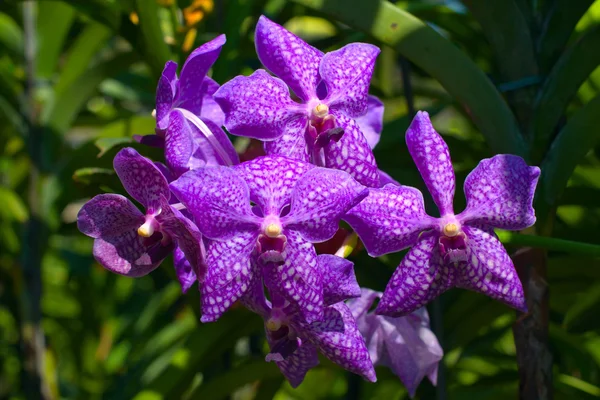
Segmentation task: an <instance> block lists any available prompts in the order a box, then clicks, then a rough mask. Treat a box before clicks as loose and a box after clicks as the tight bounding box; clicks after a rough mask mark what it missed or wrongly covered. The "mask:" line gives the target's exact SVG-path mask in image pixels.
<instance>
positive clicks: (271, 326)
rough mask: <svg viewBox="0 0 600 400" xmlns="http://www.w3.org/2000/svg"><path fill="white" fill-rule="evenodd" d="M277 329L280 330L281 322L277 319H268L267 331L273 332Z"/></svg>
mask: <svg viewBox="0 0 600 400" xmlns="http://www.w3.org/2000/svg"><path fill="white" fill-rule="evenodd" d="M279 328H281V321H280V320H278V319H273V318H269V320H268V321H267V329H268V330H270V331H271V332H275V331H276V330H278V329H279Z"/></svg>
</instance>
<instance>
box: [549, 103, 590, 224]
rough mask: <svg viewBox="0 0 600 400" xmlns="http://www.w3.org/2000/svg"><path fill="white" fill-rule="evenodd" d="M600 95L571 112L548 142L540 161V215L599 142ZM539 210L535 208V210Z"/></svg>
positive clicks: (558, 194)
mask: <svg viewBox="0 0 600 400" xmlns="http://www.w3.org/2000/svg"><path fill="white" fill-rule="evenodd" d="M598 126H600V96H597V97H596V98H595V99H593V100H592V101H590V102H589V103H588V104H586V105H585V106H584V107H583V108H581V109H579V110H578V111H577V112H575V113H574V114H573V115H572V116H571V118H570V119H569V120H568V121H567V124H566V125H565V127H564V128H563V129H562V130H561V132H560V133H559V134H558V136H557V138H556V139H555V140H554V142H553V143H552V146H551V147H550V150H549V151H548V154H547V155H546V158H545V160H544V162H543V163H542V166H541V169H542V176H541V179H540V188H539V189H538V198H537V203H538V204H539V205H540V206H541V207H542V212H541V213H540V214H541V215H545V214H544V213H545V212H546V211H547V209H548V208H549V207H552V206H555V205H556V204H557V202H558V199H559V197H560V195H561V194H562V192H563V190H564V188H565V187H566V186H567V182H568V181H569V178H570V177H571V174H572V173H573V170H574V169H575V167H576V166H577V164H579V163H580V162H581V161H582V160H583V157H584V156H585V155H586V154H587V153H588V151H590V150H591V149H592V148H593V147H594V146H596V145H597V144H598V142H599V141H600V129H598ZM538 211H539V210H538Z"/></svg>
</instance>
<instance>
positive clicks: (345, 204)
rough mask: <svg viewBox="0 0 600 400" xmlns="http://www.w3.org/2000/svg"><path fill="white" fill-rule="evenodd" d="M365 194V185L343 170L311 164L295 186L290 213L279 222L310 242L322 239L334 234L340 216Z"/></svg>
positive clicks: (329, 237) (366, 191)
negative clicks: (310, 167) (313, 166)
mask: <svg viewBox="0 0 600 400" xmlns="http://www.w3.org/2000/svg"><path fill="white" fill-rule="evenodd" d="M367 194H368V189H367V188H365V187H364V186H362V185H360V184H359V183H358V182H356V180H354V178H352V177H351V176H350V175H348V174H347V173H345V172H343V171H338V170H333V169H326V168H321V167H317V168H314V169H312V170H310V171H308V172H307V173H306V174H305V175H304V176H303V177H302V179H301V180H299V181H298V183H297V184H296V186H295V187H294V191H293V192H292V206H291V209H290V213H289V214H288V215H287V216H285V217H283V218H282V219H281V223H282V224H283V225H284V226H287V227H288V229H290V230H291V229H293V230H295V231H298V232H300V234H302V236H303V237H304V238H305V239H306V240H308V241H310V242H324V241H325V240H329V239H331V238H332V237H333V235H335V233H336V232H337V230H338V227H339V220H340V218H341V217H342V216H343V215H344V214H345V213H346V212H347V211H348V210H350V209H351V208H352V207H354V206H355V205H356V204H358V203H359V202H360V201H361V200H362V199H364V198H365V197H366V196H367Z"/></svg>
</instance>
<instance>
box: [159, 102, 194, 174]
mask: <svg viewBox="0 0 600 400" xmlns="http://www.w3.org/2000/svg"><path fill="white" fill-rule="evenodd" d="M193 151H194V143H193V141H192V127H191V126H190V123H189V122H188V121H187V119H185V117H184V116H183V114H182V113H181V112H179V111H177V110H174V111H172V112H171V114H170V119H169V127H168V128H167V131H166V133H165V160H166V162H167V165H168V166H169V168H170V169H171V170H172V171H173V172H175V174H177V175H181V174H183V173H184V172H186V171H187V170H188V169H189V166H188V162H189V161H190V157H191V156H192V152H193Z"/></svg>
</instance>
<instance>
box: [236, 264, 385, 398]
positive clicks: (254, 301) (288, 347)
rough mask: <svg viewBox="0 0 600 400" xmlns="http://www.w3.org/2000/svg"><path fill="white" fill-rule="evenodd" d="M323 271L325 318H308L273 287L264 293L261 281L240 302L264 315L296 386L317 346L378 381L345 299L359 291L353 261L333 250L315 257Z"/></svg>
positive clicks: (274, 354) (274, 353) (278, 359)
mask: <svg viewBox="0 0 600 400" xmlns="http://www.w3.org/2000/svg"><path fill="white" fill-rule="evenodd" d="M317 262H318V265H319V269H320V270H321V271H322V273H323V289H324V304H325V306H326V307H325V309H324V312H323V318H322V319H321V320H319V321H314V322H312V323H307V322H306V321H305V320H304V318H303V317H302V316H301V315H299V314H298V313H297V310H296V308H295V307H294V306H293V305H292V304H290V303H289V302H287V301H286V300H285V299H284V297H283V296H281V295H280V294H278V293H277V292H275V291H269V293H270V297H271V301H268V300H267V299H266V298H265V294H264V290H263V286H262V282H260V280H255V281H254V282H253V285H252V287H251V288H250V290H249V291H248V293H247V294H246V295H245V296H244V297H243V298H242V302H243V303H244V305H246V307H248V308H249V309H250V310H252V311H254V312H256V313H257V314H259V315H260V316H262V317H263V319H264V320H265V331H266V334H267V340H268V342H269V346H270V348H271V352H270V353H269V354H268V355H267V357H266V361H274V362H275V363H277V366H278V367H279V369H280V370H281V372H282V373H283V375H284V376H285V377H286V379H287V380H288V381H289V382H290V384H291V385H292V387H297V386H298V385H300V383H302V381H303V380H304V377H305V375H306V373H307V372H308V370H310V369H311V368H313V367H315V366H317V365H318V364H319V359H318V357H317V351H320V352H321V353H322V354H323V355H324V356H325V357H327V358H329V359H330V360H331V361H332V362H334V363H336V364H338V365H339V366H341V367H342V368H345V369H347V370H349V371H351V372H354V373H355V374H358V375H361V376H362V377H364V378H365V379H367V380H369V381H371V382H375V381H376V377H375V370H374V369H373V363H372V362H371V359H370V356H369V352H368V350H367V347H366V345H365V341H364V339H363V337H362V336H361V334H360V332H359V330H358V328H357V326H356V322H355V320H354V317H353V316H352V312H351V311H350V309H349V308H348V306H347V305H345V304H344V303H342V302H341V301H343V300H345V299H348V298H353V297H357V296H360V287H359V286H358V283H357V282H356V278H355V276H354V271H353V265H352V263H351V262H350V261H347V260H345V259H343V258H340V257H336V256H333V255H320V256H318V257H317Z"/></svg>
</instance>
